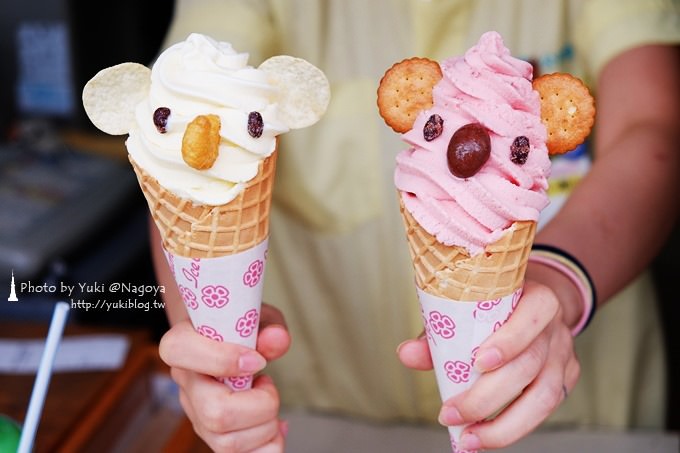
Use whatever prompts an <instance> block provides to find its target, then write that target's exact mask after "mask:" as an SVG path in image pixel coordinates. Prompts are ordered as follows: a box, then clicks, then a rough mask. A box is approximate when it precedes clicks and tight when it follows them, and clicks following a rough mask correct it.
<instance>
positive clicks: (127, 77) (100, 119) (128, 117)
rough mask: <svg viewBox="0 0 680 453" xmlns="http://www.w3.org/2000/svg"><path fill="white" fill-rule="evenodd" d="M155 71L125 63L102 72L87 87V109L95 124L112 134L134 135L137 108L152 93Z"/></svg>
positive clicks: (85, 90)
mask: <svg viewBox="0 0 680 453" xmlns="http://www.w3.org/2000/svg"><path fill="white" fill-rule="evenodd" d="M150 86H151V70H150V69H149V68H147V67H146V66H144V65H141V64H138V63H121V64H119V65H116V66H111V67H110V68H106V69H102V70H101V71H99V72H98V73H97V74H96V75H95V76H94V77H92V79H90V81H89V82H87V83H86V84H85V87H84V88H83V107H84V108H85V113H87V116H88V118H90V121H92V124H94V125H95V126H97V128H98V129H100V130H101V131H103V132H106V133H107V134H111V135H123V134H127V133H128V132H130V130H131V129H132V127H133V125H134V121H135V108H136V107H137V104H139V103H140V102H141V101H143V100H144V99H145V98H146V97H147V96H148V94H149V89H150Z"/></svg>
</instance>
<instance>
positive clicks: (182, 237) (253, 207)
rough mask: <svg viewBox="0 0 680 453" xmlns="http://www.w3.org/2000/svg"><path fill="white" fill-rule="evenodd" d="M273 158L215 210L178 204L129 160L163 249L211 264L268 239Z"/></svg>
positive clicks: (178, 200) (182, 201) (183, 202)
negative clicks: (207, 261)
mask: <svg viewBox="0 0 680 453" xmlns="http://www.w3.org/2000/svg"><path fill="white" fill-rule="evenodd" d="M276 155H277V151H274V153H272V155H270V156H269V157H267V158H266V159H264V161H262V162H261V163H260V167H259V170H258V173H257V175H256V176H255V177H254V178H253V179H251V180H250V181H248V184H247V185H246V187H245V189H244V190H243V191H241V193H240V194H239V195H238V196H237V197H236V198H235V199H233V200H232V201H230V202H229V203H226V204H224V205H220V206H210V205H198V204H194V203H193V202H192V201H191V200H187V199H183V198H180V197H178V196H176V195H175V194H173V193H172V192H170V191H168V190H166V189H165V188H163V187H162V186H161V185H160V184H159V183H158V181H157V180H156V179H155V178H154V177H152V176H151V175H149V174H148V173H147V172H146V171H144V169H142V168H141V167H139V166H138V165H137V164H136V163H135V162H134V161H133V160H132V159H130V162H131V163H132V167H133V168H134V170H135V173H136V174H137V180H138V181H139V185H140V187H141V188H142V191H143V192H144V197H145V198H146V201H147V203H148V204H149V209H150V211H151V216H152V217H153V219H154V221H155V223H156V226H157V227H158V229H159V230H160V234H161V238H162V240H163V246H164V247H165V249H166V250H168V251H169V252H171V253H173V254H175V255H178V256H184V257H188V258H210V257H213V258H216V257H220V256H225V255H231V254H234V253H237V252H240V251H243V250H247V249H249V248H251V247H254V246H255V245H257V244H259V243H260V242H262V241H263V240H264V239H265V238H266V237H267V236H268V234H269V209H270V206H271V195H272V187H273V185H274V174H275V169H276Z"/></svg>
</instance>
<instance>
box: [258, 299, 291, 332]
mask: <svg viewBox="0 0 680 453" xmlns="http://www.w3.org/2000/svg"><path fill="white" fill-rule="evenodd" d="M260 320H261V321H260V326H262V327H267V326H270V325H279V326H283V327H284V328H286V329H287V328H288V326H287V325H286V318H285V317H284V316H283V313H282V312H281V310H279V309H278V308H276V307H274V306H273V305H269V304H264V303H263V304H262V310H261V314H260Z"/></svg>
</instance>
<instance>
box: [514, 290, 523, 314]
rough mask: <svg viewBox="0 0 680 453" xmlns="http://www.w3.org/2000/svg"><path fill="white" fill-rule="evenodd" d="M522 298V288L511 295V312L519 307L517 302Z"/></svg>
mask: <svg viewBox="0 0 680 453" xmlns="http://www.w3.org/2000/svg"><path fill="white" fill-rule="evenodd" d="M521 297H522V288H520V289H518V290H517V291H515V293H514V294H513V295H512V311H515V308H517V306H518V305H519V300H520V298H521Z"/></svg>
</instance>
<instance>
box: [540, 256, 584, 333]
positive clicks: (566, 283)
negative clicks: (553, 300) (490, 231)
mask: <svg viewBox="0 0 680 453" xmlns="http://www.w3.org/2000/svg"><path fill="white" fill-rule="evenodd" d="M527 279H529V280H533V281H535V282H538V283H540V284H542V285H545V286H547V287H548V288H550V289H551V290H552V291H553V293H555V296H556V297H557V300H558V301H559V303H560V306H561V307H562V319H563V320H564V323H565V324H566V325H567V327H569V329H570V330H571V329H573V328H574V327H575V326H576V325H577V324H578V321H579V319H581V315H582V314H583V304H582V303H581V299H580V297H581V296H580V294H579V291H578V289H577V288H576V285H574V284H573V283H572V281H571V280H569V279H568V278H567V277H566V276H565V275H564V274H563V273H562V272H560V271H558V270H556V269H554V268H553V267H551V266H548V265H546V264H545V263H541V262H536V261H534V260H530V261H529V265H528V266H527Z"/></svg>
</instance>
